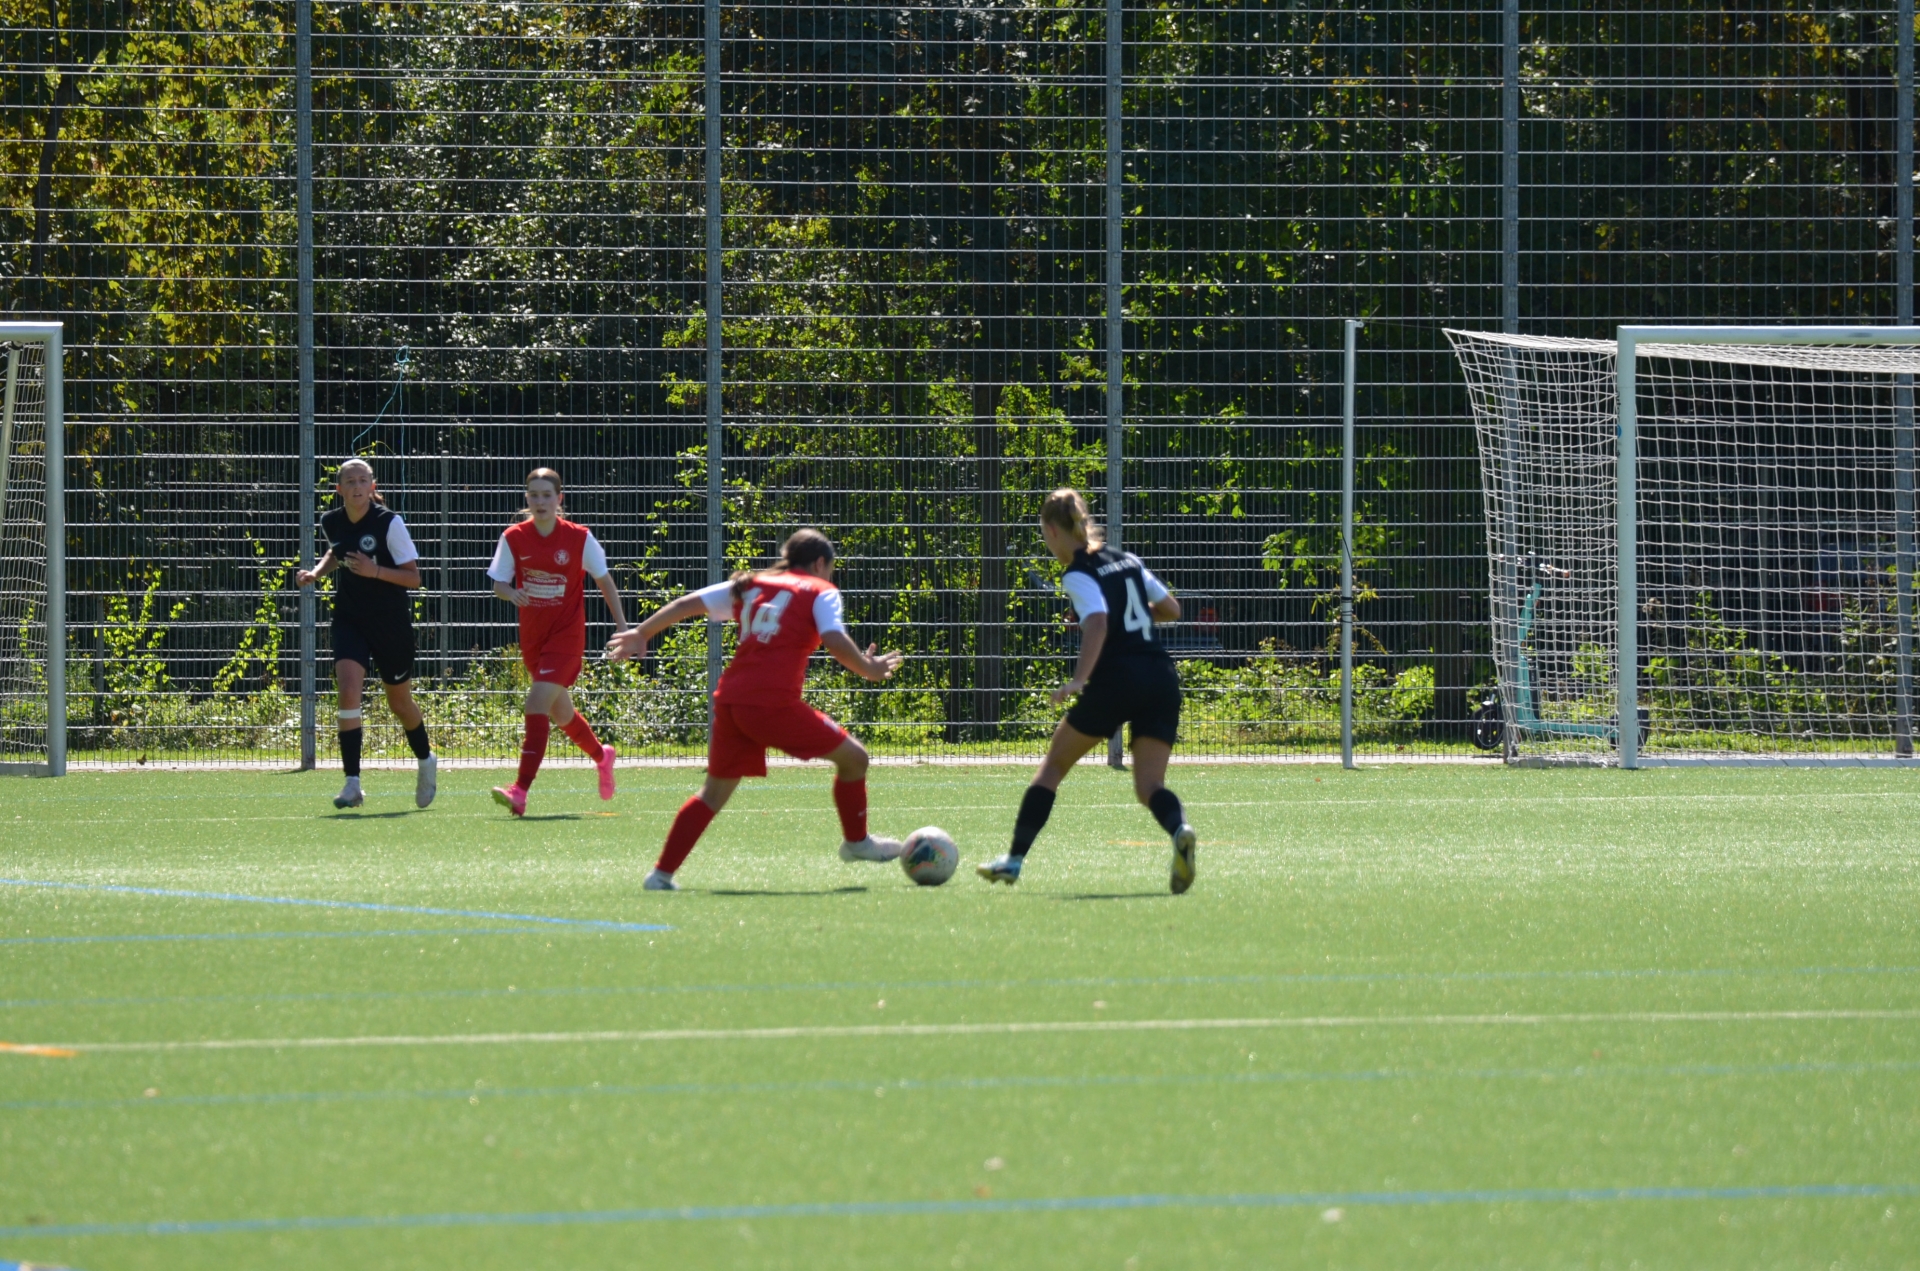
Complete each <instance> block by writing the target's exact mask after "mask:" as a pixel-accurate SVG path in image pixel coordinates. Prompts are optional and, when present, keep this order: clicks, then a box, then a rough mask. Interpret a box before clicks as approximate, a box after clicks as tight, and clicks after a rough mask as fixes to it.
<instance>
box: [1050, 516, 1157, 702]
mask: <svg viewBox="0 0 1920 1271" xmlns="http://www.w3.org/2000/svg"><path fill="white" fill-rule="evenodd" d="M1066 572H1067V576H1066V577H1065V578H1063V579H1061V585H1062V586H1063V587H1064V588H1066V590H1067V594H1068V595H1069V596H1070V597H1073V598H1074V611H1075V612H1076V613H1077V614H1078V615H1079V617H1080V619H1081V620H1082V621H1085V620H1086V618H1087V617H1088V610H1091V611H1092V612H1093V613H1100V612H1102V610H1101V608H1100V607H1098V606H1096V605H1094V604H1092V603H1091V602H1092V599H1093V589H1092V588H1090V587H1088V586H1087V585H1086V583H1085V582H1084V581H1082V582H1076V581H1075V579H1074V575H1081V576H1083V577H1084V578H1085V579H1087V580H1091V582H1092V583H1093V586H1094V587H1097V588H1098V589H1099V595H1100V599H1101V601H1102V602H1103V603H1104V605H1105V613H1106V615H1107V640H1106V643H1105V644H1103V645H1101V646H1100V660H1099V662H1097V663H1096V664H1095V665H1094V668H1093V673H1094V674H1095V675H1096V676H1099V675H1102V674H1104V673H1107V672H1109V671H1110V669H1111V668H1112V667H1114V666H1115V665H1116V664H1118V663H1121V662H1124V661H1127V660H1129V659H1134V658H1152V659H1156V660H1159V661H1170V660H1171V655H1170V654H1169V653H1168V652H1167V647H1166V645H1164V644H1162V643H1161V642H1160V639H1159V636H1158V633H1157V632H1156V631H1155V630H1154V625H1153V611H1152V609H1150V608H1149V607H1148V606H1150V605H1151V604H1152V603H1153V601H1154V599H1155V597H1156V596H1164V595H1166V594H1167V591H1166V588H1165V587H1163V586H1162V585H1161V584H1160V580H1159V579H1157V578H1155V577H1154V576H1153V575H1152V574H1150V573H1148V572H1147V567H1146V566H1145V565H1142V564H1141V563H1140V558H1139V557H1138V556H1135V555H1133V554H1132V553H1131V552H1123V551H1120V550H1118V549H1116V548H1112V547H1100V548H1095V549H1094V550H1092V551H1088V550H1087V549H1085V548H1082V549H1081V550H1079V551H1077V552H1075V553H1074V554H1073V563H1072V564H1070V565H1068V566H1067V571H1066ZM1076 593H1077V594H1076Z"/></svg>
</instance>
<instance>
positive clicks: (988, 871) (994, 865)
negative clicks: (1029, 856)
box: [973, 853, 1025, 887]
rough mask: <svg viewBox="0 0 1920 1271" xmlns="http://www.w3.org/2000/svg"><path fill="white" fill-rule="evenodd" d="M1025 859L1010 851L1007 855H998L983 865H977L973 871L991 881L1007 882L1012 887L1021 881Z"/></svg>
mask: <svg viewBox="0 0 1920 1271" xmlns="http://www.w3.org/2000/svg"><path fill="white" fill-rule="evenodd" d="M1024 859H1025V858H1024V857H1019V856H1015V855H1013V854H1012V853H1008V854H1007V855H1005V856H997V857H995V858H994V859H992V860H990V861H988V862H986V863H985V864H983V865H975V866H974V867H973V872H974V873H976V874H978V875H980V877H982V878H984V879H986V880H987V881H988V882H989V883H1005V884H1006V885H1007V886H1009V887H1011V886H1013V885H1014V884H1015V883H1017V882H1019V881H1020V865H1021V863H1022V861H1023V860H1024Z"/></svg>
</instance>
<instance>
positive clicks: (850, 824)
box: [833, 777, 867, 843]
mask: <svg viewBox="0 0 1920 1271" xmlns="http://www.w3.org/2000/svg"><path fill="white" fill-rule="evenodd" d="M833 806H834V810H835V811H837V812H839V813H840V832H841V833H842V834H843V835H845V836H846V839H847V842H849V843H858V842H859V841H860V840H861V839H864V838H865V837H867V779H866V778H865V777H862V778H861V779H860V780H858V781H836V782H834V783H833Z"/></svg>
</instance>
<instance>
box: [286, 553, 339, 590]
mask: <svg viewBox="0 0 1920 1271" xmlns="http://www.w3.org/2000/svg"><path fill="white" fill-rule="evenodd" d="M334 564H335V561H334V559H333V549H332V548H331V547H329V548H328V549H327V554H326V555H325V556H322V557H321V558H320V559H319V561H318V562H317V563H316V564H315V565H314V567H313V568H312V569H303V570H301V571H299V572H298V573H296V574H295V575H294V576H293V585H294V586H296V587H311V586H313V585H314V584H315V583H317V582H319V581H320V580H321V579H322V578H325V577H326V576H327V575H328V574H331V573H332V572H333V567H334Z"/></svg>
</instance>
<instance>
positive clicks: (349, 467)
mask: <svg viewBox="0 0 1920 1271" xmlns="http://www.w3.org/2000/svg"><path fill="white" fill-rule="evenodd" d="M349 471H357V472H364V473H366V474H367V480H369V481H372V480H373V479H374V477H373V465H372V464H370V463H368V462H367V461H366V460H365V459H362V458H360V457H359V456H358V455H355V456H354V457H353V458H351V459H347V460H344V461H343V462H342V463H341V464H340V466H339V467H338V468H335V469H334V470H333V483H334V484H335V485H339V484H340V479H341V478H342V477H344V476H346V475H347V473H348V472H349ZM373 501H374V502H375V503H378V504H380V505H381V506H383V507H384V506H385V505H386V502H387V501H386V500H385V499H383V498H381V497H380V490H379V488H378V487H377V486H376V487H375V488H374V491H373Z"/></svg>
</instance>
